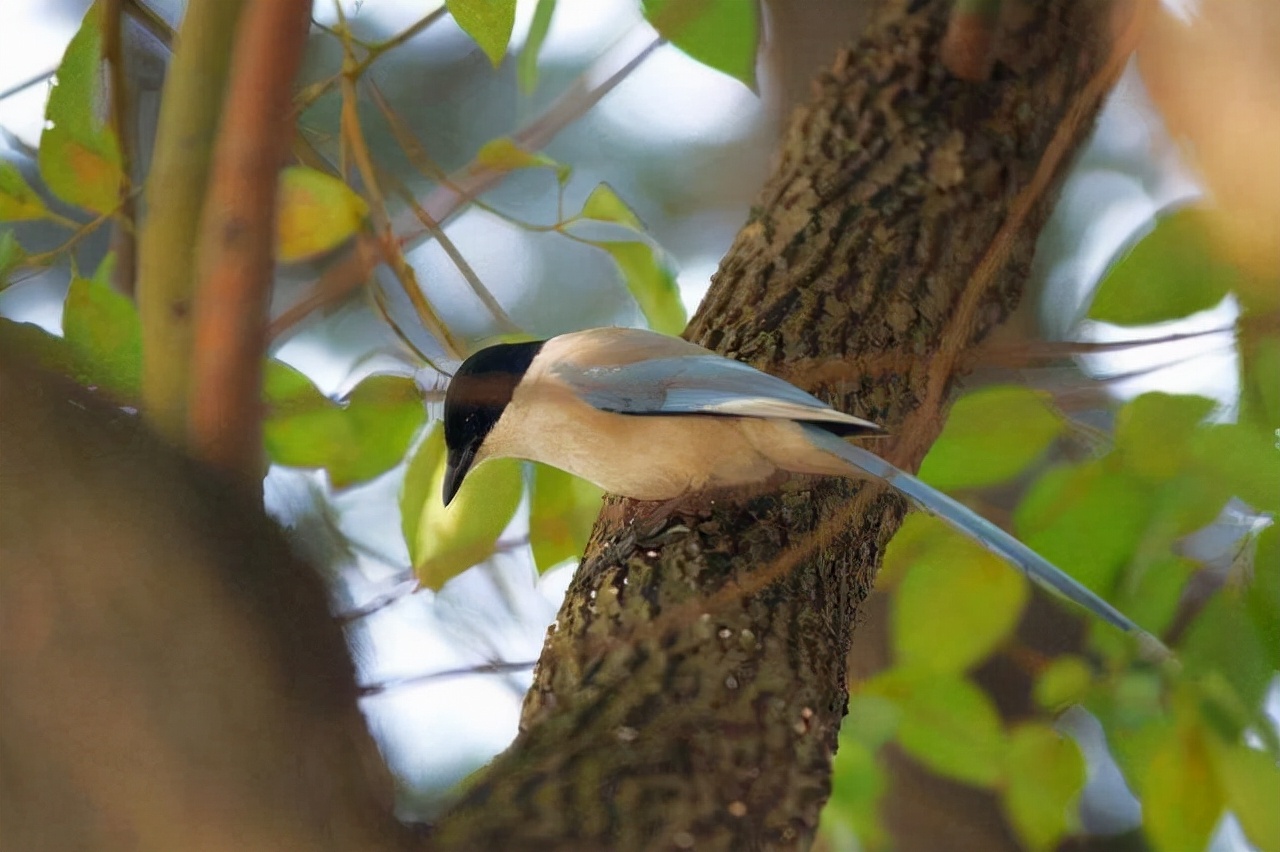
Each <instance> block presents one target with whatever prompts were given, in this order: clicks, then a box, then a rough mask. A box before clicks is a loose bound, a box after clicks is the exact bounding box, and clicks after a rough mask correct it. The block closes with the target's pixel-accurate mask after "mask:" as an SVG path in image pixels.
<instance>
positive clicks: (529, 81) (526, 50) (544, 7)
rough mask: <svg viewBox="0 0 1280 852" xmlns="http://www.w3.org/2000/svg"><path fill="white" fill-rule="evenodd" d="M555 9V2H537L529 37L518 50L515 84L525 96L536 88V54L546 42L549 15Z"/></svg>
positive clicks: (542, 0)
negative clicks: (517, 84)
mask: <svg viewBox="0 0 1280 852" xmlns="http://www.w3.org/2000/svg"><path fill="white" fill-rule="evenodd" d="M555 9H556V0H538V5H537V6H536V7H535V8H534V10H533V21H532V22H531V23H530V24H529V36H528V38H526V39H525V42H524V47H523V48H521V49H520V60H519V62H518V63H517V65H516V82H518V83H519V84H520V91H521V92H523V93H524V94H526V95H528V94H532V93H533V90H534V89H536V88H537V87H538V54H539V53H540V52H542V43H543V42H544V41H546V38H547V31H548V30H550V29H551V15H552V13H554V12H555Z"/></svg>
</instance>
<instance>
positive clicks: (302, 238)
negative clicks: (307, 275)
mask: <svg viewBox="0 0 1280 852" xmlns="http://www.w3.org/2000/svg"><path fill="white" fill-rule="evenodd" d="M368 215H369V205H368V204H366V203H365V200H364V199H363V198H361V197H360V196H359V195H357V194H356V193H355V192H354V191H353V190H352V189H351V187H349V186H347V185H346V184H345V183H343V182H342V181H341V180H338V179H337V178H336V177H332V176H330V175H327V174H325V173H324V172H320V171H316V170H315V169H309V168H306V167H304V166H289V167H288V168H286V169H284V170H283V171H281V172H280V200H279V209H278V212H277V214H276V256H277V257H278V259H279V260H280V261H281V262H282V263H296V262H298V261H300V260H305V259H307V258H310V257H315V256H316V255H319V254H323V253H324V252H327V251H329V250H331V249H334V248H337V247H338V246H340V245H342V244H343V243H344V242H346V241H347V240H348V239H350V238H351V237H353V236H355V234H356V232H357V231H359V230H360V226H361V225H362V224H363V223H364V220H365V217H367V216H368Z"/></svg>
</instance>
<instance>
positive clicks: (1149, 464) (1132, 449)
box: [1115, 392, 1214, 480]
mask: <svg viewBox="0 0 1280 852" xmlns="http://www.w3.org/2000/svg"><path fill="white" fill-rule="evenodd" d="M1213 406H1214V402H1213V400H1212V399H1209V398H1208V397H1203V396H1190V395H1174V394H1167V393H1158V392H1156V393H1144V394H1142V395H1141V396H1139V397H1135V398H1134V399H1132V400H1130V401H1129V402H1128V403H1126V404H1125V406H1124V407H1123V408H1121V409H1120V413H1119V414H1118V415H1117V416H1116V438H1115V440H1116V450H1117V451H1118V452H1119V453H1120V456H1121V460H1122V461H1123V463H1124V464H1125V466H1126V467H1127V468H1128V469H1129V470H1132V471H1133V472H1134V473H1136V474H1138V475H1139V476H1141V477H1143V478H1145V479H1153V480H1161V479H1170V478H1172V477H1173V476H1175V475H1176V474H1177V473H1178V472H1179V471H1180V470H1182V469H1183V467H1184V466H1185V465H1186V463H1187V460H1188V458H1187V456H1188V448H1189V445H1190V442H1191V436H1192V433H1193V432H1195V430H1196V427H1198V426H1199V425H1200V424H1201V423H1202V422H1203V421H1204V418H1205V417H1207V416H1208V415H1209V412H1210V411H1212V410H1213Z"/></svg>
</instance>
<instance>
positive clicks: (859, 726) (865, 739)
mask: <svg viewBox="0 0 1280 852" xmlns="http://www.w3.org/2000/svg"><path fill="white" fill-rule="evenodd" d="M845 718H846V719H848V720H849V724H848V725H842V726H841V728H840V736H841V738H842V739H843V738H844V737H846V735H847V736H848V737H849V738H851V739H856V740H857V741H858V742H860V743H862V744H863V745H865V746H866V747H867V748H869V749H872V750H874V749H878V748H880V746H882V745H884V744H885V743H887V742H889V740H891V739H893V738H894V736H895V735H896V734H897V733H898V724H899V723H900V722H901V721H902V710H901V709H899V707H898V705H897V704H896V703H895V702H894V701H891V700H890V699H888V698H885V697H884V696H883V695H875V694H871V693H866V692H858V693H855V694H853V695H850V696H849V707H848V710H847V712H846V713H845Z"/></svg>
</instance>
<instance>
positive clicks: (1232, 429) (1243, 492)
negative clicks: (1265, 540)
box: [1192, 423, 1280, 512]
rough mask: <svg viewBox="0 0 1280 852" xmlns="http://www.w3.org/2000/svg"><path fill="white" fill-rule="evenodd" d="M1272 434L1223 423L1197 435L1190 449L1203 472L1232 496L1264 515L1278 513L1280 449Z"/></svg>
mask: <svg viewBox="0 0 1280 852" xmlns="http://www.w3.org/2000/svg"><path fill="white" fill-rule="evenodd" d="M1276 443H1277V442H1276V436H1275V434H1274V433H1270V432H1267V431H1265V430H1263V429H1258V428H1257V427H1255V426H1253V425H1252V424H1250V423H1223V424H1218V425H1214V426H1210V427H1207V428H1205V429H1201V430H1199V431H1197V432H1196V434H1195V436H1194V438H1193V441H1192V446H1193V450H1194V452H1195V454H1196V456H1197V458H1198V459H1199V461H1200V463H1201V464H1202V465H1203V466H1204V469H1206V470H1208V471H1211V472H1212V473H1214V474H1215V475H1216V476H1218V477H1220V478H1221V479H1222V480H1223V481H1224V482H1225V483H1227V485H1228V486H1229V487H1230V488H1231V489H1232V491H1233V493H1234V494H1235V495H1236V496H1237V497H1239V498H1240V499H1242V500H1244V501H1245V502H1247V503H1249V504H1250V505H1252V506H1254V507H1255V508H1257V509H1261V510H1263V511H1267V512H1280V447H1278V446H1277V445H1276Z"/></svg>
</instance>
